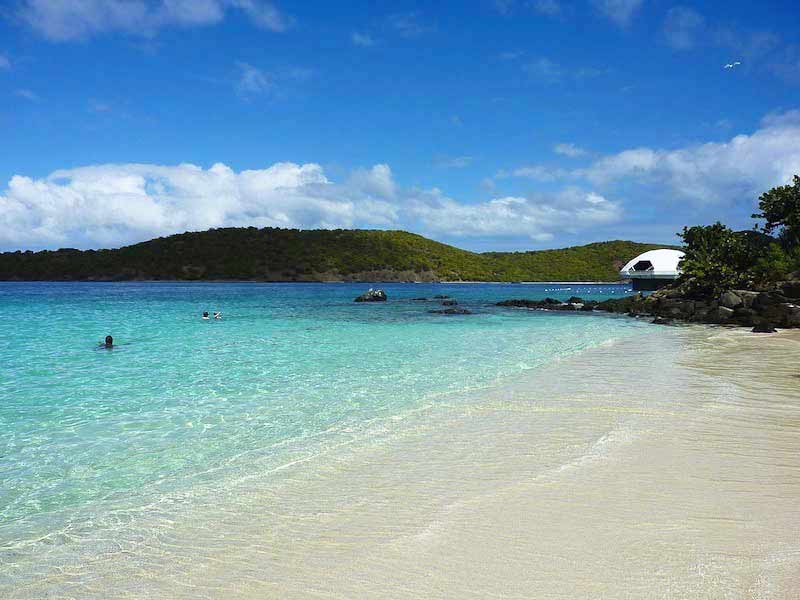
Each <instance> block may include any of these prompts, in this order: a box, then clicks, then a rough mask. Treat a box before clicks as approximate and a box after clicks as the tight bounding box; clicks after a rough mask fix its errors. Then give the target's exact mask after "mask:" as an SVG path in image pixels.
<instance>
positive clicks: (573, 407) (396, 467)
mask: <svg viewBox="0 0 800 600" xmlns="http://www.w3.org/2000/svg"><path fill="white" fill-rule="evenodd" d="M112 590H113V594H112V595H115V596H117V597H144V596H148V597H187V598H189V597H191V598H198V597H209V598H222V597H244V598H264V597H275V598H314V597H324V598H543V599H553V598H595V599H599V598H609V599H611V598H614V599H619V598H631V599H633V598H647V599H650V598H653V599H655V598H709V599H710V598H714V599H718V598H732V599H733V598H737V599H738V598H753V599H767V598H800V332H783V333H780V334H778V335H773V336H758V335H754V334H750V333H747V332H744V331H740V330H726V329H719V328H717V329H713V328H707V327H686V328H675V329H670V330H661V329H657V328H654V333H653V335H650V336H644V337H640V338H637V339H635V340H626V341H623V342H620V343H618V344H609V345H606V346H604V347H601V348H597V349H594V350H591V351H588V352H584V353H582V354H579V355H576V356H572V357H569V358H566V359H564V360H562V361H560V362H558V363H556V364H551V365H549V366H546V367H544V368H540V369H536V370H532V371H531V372H530V374H529V375H527V376H526V377H524V378H522V379H519V380H517V381H514V382H505V383H504V384H503V385H502V386H497V387H495V388H493V389H490V390H482V391H480V392H477V393H475V394H474V395H473V396H471V397H467V398H464V397H461V398H457V399H456V398H454V399H452V400H451V401H449V402H447V403H445V404H443V405H438V406H436V407H432V408H430V409H429V410H426V411H421V412H418V413H415V414H412V415H408V416H406V418H404V419H402V420H397V421H396V422H393V423H385V424H383V425H381V426H380V427H377V428H375V429H374V430H373V431H372V432H371V433H370V435H369V436H368V437H367V438H366V439H362V440H361V442H360V443H359V444H343V445H341V446H331V448H330V449H329V451H328V452H324V453H322V454H320V455H316V456H314V457H308V459H307V460H301V461H299V462H297V463H296V464H294V465H292V466H291V467H288V468H287V469H285V470H283V471H282V472H280V473H278V474H276V476H275V477H271V478H268V479H265V478H261V477H253V478H252V479H249V478H245V479H243V480H242V481H241V482H239V483H238V484H237V485H236V486H232V487H231V488H230V489H227V490H220V496H219V498H218V501H217V503H216V504H215V505H214V506H209V507H206V508H205V509H204V510H203V512H202V513H197V514H192V515H187V518H182V519H180V520H177V521H174V520H173V521H170V522H169V523H166V524H162V527H161V533H160V535H159V537H158V539H157V540H156V541H152V540H150V541H143V542H141V543H138V544H135V545H132V546H130V547H127V548H120V547H116V548H111V549H109V551H108V552H106V553H101V554H99V555H98V556H97V558H96V559H94V560H92V561H91V562H82V563H81V564H76V565H74V566H73V567H71V568H69V569H66V570H64V571H62V572H61V573H59V574H57V575H56V574H51V575H50V576H46V577H43V578H42V580H41V581H39V582H38V583H37V584H36V585H35V586H33V587H31V588H27V589H24V590H20V596H21V597H29V596H36V595H38V594H39V593H54V594H55V595H59V596H68V597H69V596H74V597H109V594H111V591H112Z"/></svg>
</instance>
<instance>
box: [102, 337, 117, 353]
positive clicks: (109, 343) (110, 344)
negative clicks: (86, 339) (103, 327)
mask: <svg viewBox="0 0 800 600" xmlns="http://www.w3.org/2000/svg"><path fill="white" fill-rule="evenodd" d="M100 347H101V348H108V349H109V350H110V349H111V348H113V347H114V338H113V337H111V336H110V335H107V336H106V341H105V342H100Z"/></svg>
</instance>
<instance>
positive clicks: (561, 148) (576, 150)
mask: <svg viewBox="0 0 800 600" xmlns="http://www.w3.org/2000/svg"><path fill="white" fill-rule="evenodd" d="M553 152H555V153H556V154H562V155H564V156H569V157H570V158H577V157H579V156H584V155H585V154H586V150H584V149H583V148H580V147H579V146H576V145H575V144H565V143H561V144H556V145H555V146H553Z"/></svg>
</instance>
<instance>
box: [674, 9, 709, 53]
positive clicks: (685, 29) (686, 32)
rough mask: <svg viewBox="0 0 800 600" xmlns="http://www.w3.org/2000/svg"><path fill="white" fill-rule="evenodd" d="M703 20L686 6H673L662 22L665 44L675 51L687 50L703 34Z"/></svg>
mask: <svg viewBox="0 0 800 600" xmlns="http://www.w3.org/2000/svg"><path fill="white" fill-rule="evenodd" d="M704 25H705V19H704V18H703V16H702V15H701V14H700V13H698V12H697V11H696V10H693V9H691V8H688V7H686V6H674V7H672V8H671V9H669V11H668V12H667V18H666V20H665V21H664V36H665V37H666V40H667V44H669V45H670V46H672V47H673V48H674V49H675V50H689V49H690V48H693V47H694V45H695V44H696V43H697V38H698V36H700V35H701V34H702V33H703V28H704Z"/></svg>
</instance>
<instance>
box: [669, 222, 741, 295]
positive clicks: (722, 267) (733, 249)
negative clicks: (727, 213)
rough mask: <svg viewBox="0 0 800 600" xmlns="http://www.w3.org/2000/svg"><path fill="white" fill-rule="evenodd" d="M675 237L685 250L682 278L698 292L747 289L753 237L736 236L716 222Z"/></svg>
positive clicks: (696, 226) (687, 229)
mask: <svg viewBox="0 0 800 600" xmlns="http://www.w3.org/2000/svg"><path fill="white" fill-rule="evenodd" d="M678 235H680V237H681V238H682V239H683V242H684V244H685V246H686V247H685V249H684V252H685V253H686V255H685V256H684V257H683V260H682V261H681V270H682V272H683V277H684V278H686V279H691V280H692V281H693V282H694V285H695V287H696V288H697V291H700V292H703V293H707V292H708V293H718V292H720V291H722V290H724V289H730V288H740V287H746V286H748V285H750V283H751V279H752V273H751V269H752V267H753V265H754V256H753V254H751V251H752V248H751V246H752V245H753V244H752V243H749V242H748V238H751V237H752V236H744V235H740V234H737V233H735V232H734V231H731V230H730V229H729V228H728V227H726V226H725V225H723V224H722V223H719V222H717V223H714V224H713V225H708V226H702V225H695V226H694V227H684V228H683V232H682V233H680V234H678Z"/></svg>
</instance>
